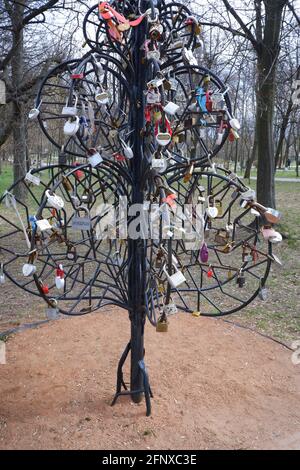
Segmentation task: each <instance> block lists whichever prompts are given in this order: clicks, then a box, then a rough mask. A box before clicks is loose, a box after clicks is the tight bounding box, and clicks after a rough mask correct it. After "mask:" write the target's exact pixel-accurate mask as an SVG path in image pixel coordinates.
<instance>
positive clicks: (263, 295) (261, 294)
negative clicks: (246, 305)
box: [258, 283, 268, 302]
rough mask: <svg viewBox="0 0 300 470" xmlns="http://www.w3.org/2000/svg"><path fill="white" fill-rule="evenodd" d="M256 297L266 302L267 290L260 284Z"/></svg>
mask: <svg viewBox="0 0 300 470" xmlns="http://www.w3.org/2000/svg"><path fill="white" fill-rule="evenodd" d="M258 296H259V298H260V300H262V301H263V302H266V301H267V300H268V289H267V288H266V287H264V286H263V285H262V283H261V285H260V289H259V293H258Z"/></svg>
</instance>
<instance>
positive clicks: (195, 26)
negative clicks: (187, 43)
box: [185, 16, 201, 36]
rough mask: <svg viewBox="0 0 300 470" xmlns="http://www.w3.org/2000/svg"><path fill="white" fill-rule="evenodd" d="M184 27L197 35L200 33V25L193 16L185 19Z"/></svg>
mask: <svg viewBox="0 0 300 470" xmlns="http://www.w3.org/2000/svg"><path fill="white" fill-rule="evenodd" d="M185 24H186V27H187V29H188V31H189V32H190V33H193V34H195V35H196V36H199V34H200V33H201V25H200V24H199V22H198V21H197V19H196V18H195V17H194V16H189V17H188V18H187V19H186V21H185Z"/></svg>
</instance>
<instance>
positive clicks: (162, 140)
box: [156, 131, 172, 147]
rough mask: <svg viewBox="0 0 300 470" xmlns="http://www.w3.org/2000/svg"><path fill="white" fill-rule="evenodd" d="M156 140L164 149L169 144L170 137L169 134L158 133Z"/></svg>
mask: <svg viewBox="0 0 300 470" xmlns="http://www.w3.org/2000/svg"><path fill="white" fill-rule="evenodd" d="M156 140H157V143H158V144H159V145H160V146H161V147H166V146H167V145H169V143H170V142H171V140H172V136H171V134H170V133H169V132H160V131H159V132H158V134H157V136H156Z"/></svg>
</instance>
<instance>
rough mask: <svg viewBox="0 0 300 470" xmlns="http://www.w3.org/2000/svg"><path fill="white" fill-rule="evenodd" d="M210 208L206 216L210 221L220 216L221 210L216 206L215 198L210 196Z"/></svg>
mask: <svg viewBox="0 0 300 470" xmlns="http://www.w3.org/2000/svg"><path fill="white" fill-rule="evenodd" d="M207 200H208V208H207V209H206V214H207V216H208V217H209V218H210V219H215V218H216V217H218V215H219V210H218V208H217V207H216V206H215V200H214V197H213V196H208V198H207Z"/></svg>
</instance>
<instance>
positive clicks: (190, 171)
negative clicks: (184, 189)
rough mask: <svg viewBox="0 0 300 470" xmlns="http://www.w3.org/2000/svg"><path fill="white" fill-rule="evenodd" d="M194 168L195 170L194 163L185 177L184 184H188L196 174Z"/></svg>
mask: <svg viewBox="0 0 300 470" xmlns="http://www.w3.org/2000/svg"><path fill="white" fill-rule="evenodd" d="M194 168H195V167H194V164H193V163H192V164H191V165H190V166H189V168H188V170H187V172H186V173H185V175H184V177H183V182H184V183H188V182H189V181H190V180H191V178H192V176H193V173H194Z"/></svg>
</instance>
